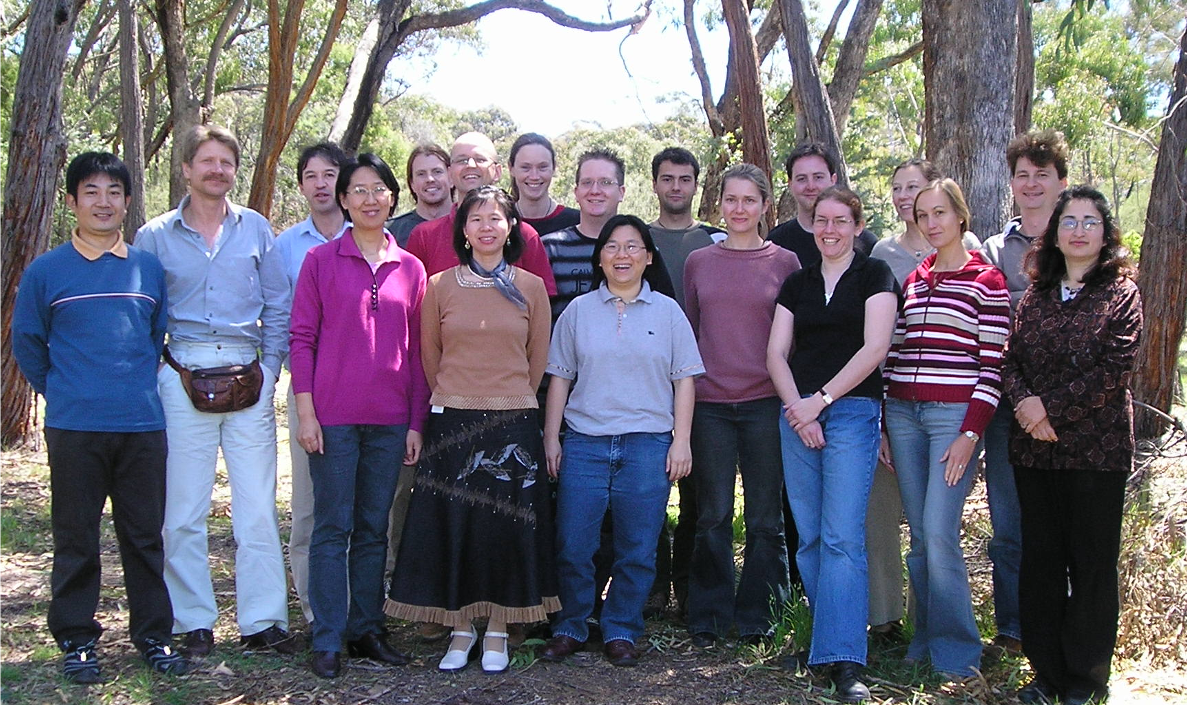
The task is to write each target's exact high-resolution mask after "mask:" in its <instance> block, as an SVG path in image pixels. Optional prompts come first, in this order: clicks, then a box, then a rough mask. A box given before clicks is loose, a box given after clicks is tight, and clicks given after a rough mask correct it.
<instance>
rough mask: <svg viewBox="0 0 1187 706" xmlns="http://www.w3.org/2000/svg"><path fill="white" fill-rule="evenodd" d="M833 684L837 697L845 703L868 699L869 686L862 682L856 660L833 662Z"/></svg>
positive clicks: (859, 666) (859, 667)
mask: <svg viewBox="0 0 1187 706" xmlns="http://www.w3.org/2000/svg"><path fill="white" fill-rule="evenodd" d="M833 684H834V685H836V687H837V698H838V699H840V700H842V701H844V702H846V703H850V704H855V703H859V702H861V701H869V700H870V687H868V686H866V685H865V683H864V682H862V680H861V665H860V664H858V663H857V662H836V663H834V664H833Z"/></svg>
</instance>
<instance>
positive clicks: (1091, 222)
mask: <svg viewBox="0 0 1187 706" xmlns="http://www.w3.org/2000/svg"><path fill="white" fill-rule="evenodd" d="M1076 226H1080V227H1081V228H1083V229H1084V232H1085V233H1095V232H1096V229H1097V228H1100V227H1101V221H1100V219H1099V218H1093V217H1091V216H1089V217H1087V218H1085V219H1084V220H1079V219H1077V218H1072V217H1071V216H1068V217H1066V218H1060V219H1059V229H1060V230H1065V231H1067V232H1069V233H1070V232H1072V231H1074V230H1075V229H1076Z"/></svg>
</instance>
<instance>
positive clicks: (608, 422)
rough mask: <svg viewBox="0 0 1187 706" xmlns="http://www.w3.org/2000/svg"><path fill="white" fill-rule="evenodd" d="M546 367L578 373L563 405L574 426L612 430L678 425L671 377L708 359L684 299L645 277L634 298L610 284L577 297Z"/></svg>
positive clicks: (696, 370) (694, 370)
mask: <svg viewBox="0 0 1187 706" xmlns="http://www.w3.org/2000/svg"><path fill="white" fill-rule="evenodd" d="M547 372H548V373H550V374H552V375H555V376H557V377H559V378H564V379H567V380H574V379H575V380H576V381H577V382H576V384H575V385H574V386H573V393H572V394H571V395H570V396H569V403H568V405H567V406H566V407H565V421H566V422H568V424H569V426H570V427H571V428H573V430H575V431H577V432H578V433H581V434H589V435H592V436H614V435H618V434H631V433H637V432H650V433H664V432H670V431H672V427H673V425H674V424H675V415H674V414H673V405H674V402H675V393H674V391H673V389H672V383H673V382H674V381H676V380H680V379H681V378H686V377H690V376H693V375H701V374H703V373H704V372H705V366H704V364H702V362H701V354H700V351H698V350H697V342H696V338H695V337H693V335H692V326H690V325H689V323H688V319H687V318H685V316H684V312H683V311H681V310H680V305H679V304H677V303H676V301H675V300H674V299H672V298H671V297H666V296H664V295H662V294H659V293H657V292H652V291H651V287H650V286H649V285H648V284H647V283H646V282H644V283H643V289H642V290H641V291H640V292H639V296H638V297H636V298H635V300H634V301H631V302H626V301H623V300H622V299H621V298H620V297H616V296H614V295H613V294H611V293H610V290H609V289H608V288H607V287H606V285H605V284H603V285H602V286H601V287H599V288H598V289H596V290H595V291H592V292H589V293H588V294H583V295H581V296H579V297H577V298H576V299H574V300H573V301H572V302H571V303H570V304H569V306H568V307H566V308H565V311H564V313H563V314H561V317H560V320H559V321H557V322H556V328H555V329H554V330H553V334H552V345H551V347H550V348H549V351H548V369H547Z"/></svg>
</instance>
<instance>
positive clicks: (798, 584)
mask: <svg viewBox="0 0 1187 706" xmlns="http://www.w3.org/2000/svg"><path fill="white" fill-rule="evenodd" d="M783 539H784V542H785V543H786V545H787V570H788V578H789V579H790V582H791V587H792V588H793V589H795V590H797V591H799V592H800V595H803V593H804V580H803V579H801V578H800V566H799V564H797V563H795V553H796V552H797V551H799V548H800V533H799V530H797V529H796V527H795V518H793V517H792V516H791V502H790V501H789V500H788V499H787V486H786V485H784V486H783Z"/></svg>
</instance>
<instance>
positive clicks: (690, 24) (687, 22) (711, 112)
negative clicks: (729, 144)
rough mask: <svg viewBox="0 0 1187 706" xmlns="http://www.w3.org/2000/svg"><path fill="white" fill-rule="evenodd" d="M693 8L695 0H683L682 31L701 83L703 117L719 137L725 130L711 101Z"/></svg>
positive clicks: (715, 106)
mask: <svg viewBox="0 0 1187 706" xmlns="http://www.w3.org/2000/svg"><path fill="white" fill-rule="evenodd" d="M695 8H696V0H684V32H685V34H687V35H688V48H689V50H690V51H691V52H692V68H693V71H695V72H696V74H697V81H699V82H700V84H701V105H702V106H704V108H705V117H707V118H708V119H709V129H710V131H711V132H712V133H713V136H714V137H721V136H722V135H723V134H725V130H724V126H723V125H722V123H721V113H719V112H717V105H716V104H715V103H714V102H713V88H712V87H711V86H710V84H709V69H708V67H707V66H706V65H705V55H704V54H703V53H702V52H701V41H700V40H699V39H698V38H697V24H696V16H695V13H694V10H695Z"/></svg>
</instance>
